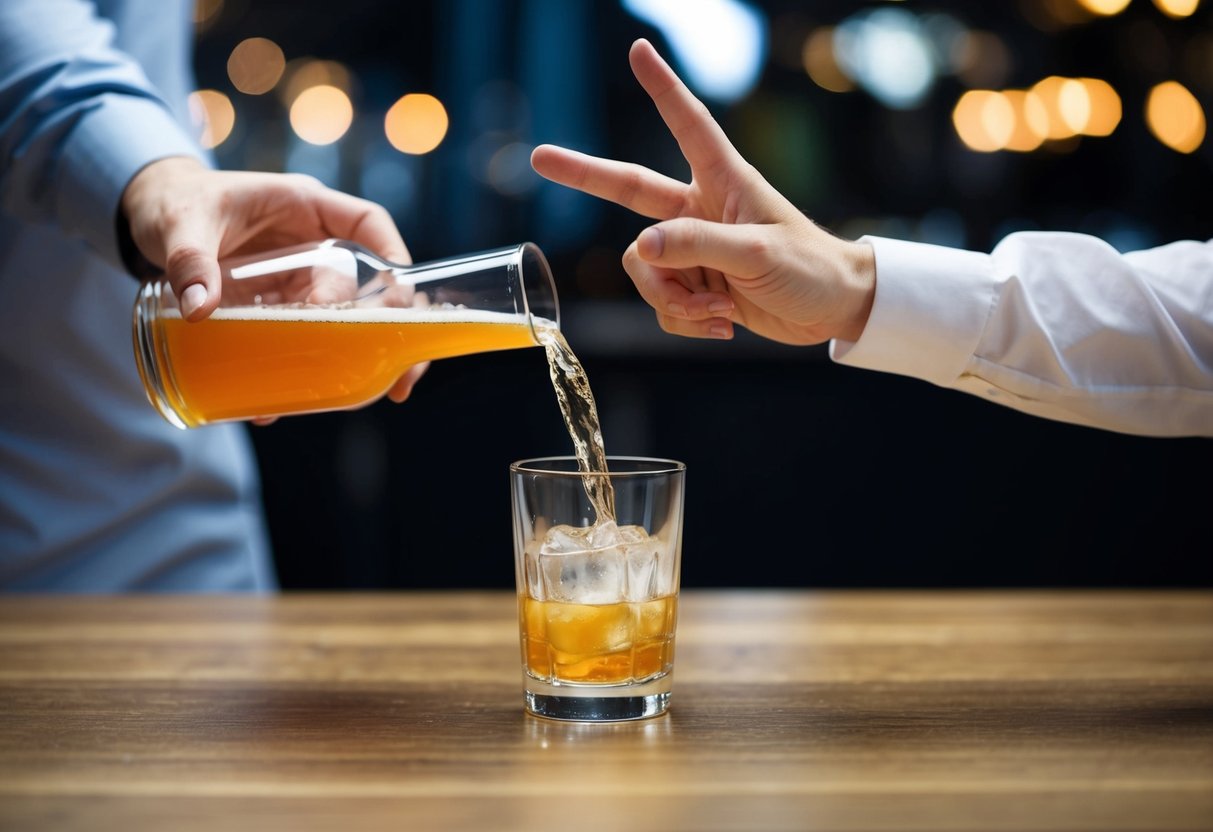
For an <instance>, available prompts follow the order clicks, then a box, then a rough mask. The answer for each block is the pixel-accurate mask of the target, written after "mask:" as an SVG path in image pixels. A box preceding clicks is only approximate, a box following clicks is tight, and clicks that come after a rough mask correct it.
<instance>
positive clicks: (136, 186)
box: [118, 156, 205, 218]
mask: <svg viewBox="0 0 1213 832" xmlns="http://www.w3.org/2000/svg"><path fill="white" fill-rule="evenodd" d="M204 169H205V166H204V165H203V164H202V162H200V161H198V160H197V159H195V158H194V157H192V156H166V157H164V158H162V159H157V160H155V161H154V162H148V163H147V164H146V165H144V166H143V167H141V168H140V169H139V170H138V171H136V172H135V175H134V176H132V177H131V180H130V181H129V182H127V183H126V188H125V189H123V191H122V198H121V199H120V200H119V203H118V208H119V210H120V211H121V212H122V213H123V214H126V216H127V217H128V218H130V217H131V216H132V215H134V214H135V213H136V212H137V211H138V210H139V208H140V206H141V205H143V204H144V203H146V202H147V201H148V200H149V199H151V198H152V197H153V195H154V194H155V192H156V191H157V190H158V189H159V188H160V187H161V183H163V182H164V181H165V180H166V179H168V180H172V179H175V178H177V177H179V176H181V175H182V174H186V175H188V174H192V173H194V172H197V171H200V170H204Z"/></svg>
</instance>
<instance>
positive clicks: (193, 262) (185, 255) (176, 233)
mask: <svg viewBox="0 0 1213 832" xmlns="http://www.w3.org/2000/svg"><path fill="white" fill-rule="evenodd" d="M164 251H165V257H164V273H165V277H166V278H167V279H168V282H169V285H170V286H172V287H173V292H174V294H176V295H177V302H178V303H179V304H180V305H181V317H183V318H185V319H186V320H187V321H200V320H202V319H203V318H205V317H207V316H208V315H210V314H211V312H213V311H215V307H217V306H218V305H219V296H220V292H221V288H220V287H221V284H220V274H219V259H218V252H217V246H215V245H212V244H208V243H207V242H204V241H203V240H202V239H200V235H197V234H195V233H193V229H188V228H180V227H178V228H173V229H170V230H169V231H168V232H166V234H165V239H164Z"/></svg>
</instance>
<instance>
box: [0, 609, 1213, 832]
mask: <svg viewBox="0 0 1213 832" xmlns="http://www.w3.org/2000/svg"><path fill="white" fill-rule="evenodd" d="M673 703H674V704H673V707H672V710H671V712H670V713H669V714H668V715H666V716H663V717H659V718H657V719H653V720H648V721H643V722H635V723H623V724H615V725H583V724H576V723H558V722H550V721H545V720H540V719H535V718H532V717H527V716H525V715H524V714H523V712H522V697H521V678H520V671H519V657H518V643H517V617H516V612H515V600H514V597H513V596H512V595H510V594H501V593H468V592H451V593H425V594H408V593H405V594H392V595H357V594H355V595H283V596H278V597H226V596H210V597H208V596H179V597H162V596H160V597H150V596H138V597H102V598H95V597H94V598H75V597H71V598H68V597H44V598H27V597H17V596H9V597H5V598H3V599H0V829H4V830H110V829H122V830H143V829H150V830H201V829H258V830H278V829H282V830H288V829H289V830H309V829H342V830H350V832H353V831H354V830H373V829H393V830H406V829H407V830H429V829H455V830H497V829H518V830H546V829H561V830H576V832H583V831H584V830H650V829H652V830H684V829H685V830H795V829H806V830H807V829H823V830H902V829H916V830H1143V832H1144V831H1145V830H1150V831H1151V832H1161V831H1162V830H1202V829H1203V830H1208V829H1213V593H1209V592H1178V591H1177V592H1131V591H1126V592H1102V591H1084V592H1052V593H1050V592H1043V593H1042V592H994V591H990V592H823V593H809V592H767V591H738V592H686V593H683V601H682V608H681V621H680V624H679V630H678V647H677V660H676V673H675V683H674V699H673Z"/></svg>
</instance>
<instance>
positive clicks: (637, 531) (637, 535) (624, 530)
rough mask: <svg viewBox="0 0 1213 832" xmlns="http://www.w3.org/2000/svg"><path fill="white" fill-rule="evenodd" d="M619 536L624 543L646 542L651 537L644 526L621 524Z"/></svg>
mask: <svg viewBox="0 0 1213 832" xmlns="http://www.w3.org/2000/svg"><path fill="white" fill-rule="evenodd" d="M619 538H620V540H622V541H623V542H624V543H645V542H646V541H648V539H649V533H648V532H646V531H645V530H644V526H620V527H619Z"/></svg>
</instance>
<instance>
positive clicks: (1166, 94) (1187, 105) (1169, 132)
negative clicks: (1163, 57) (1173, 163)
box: [1146, 81, 1205, 153]
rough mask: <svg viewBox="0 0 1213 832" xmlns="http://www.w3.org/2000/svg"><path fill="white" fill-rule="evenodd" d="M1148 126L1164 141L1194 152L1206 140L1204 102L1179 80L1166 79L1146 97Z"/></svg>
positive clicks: (1180, 149)
mask: <svg viewBox="0 0 1213 832" xmlns="http://www.w3.org/2000/svg"><path fill="white" fill-rule="evenodd" d="M1146 125H1147V126H1148V127H1149V128H1150V132H1151V133H1153V134H1154V137H1155V138H1156V139H1158V140H1159V141H1160V142H1162V143H1163V144H1165V145H1166V146H1167V147H1169V148H1171V149H1172V150H1175V151H1178V152H1180V153H1191V152H1192V151H1194V150H1196V148H1198V147H1200V145H1201V143H1202V142H1203V141H1204V140H1205V113H1204V110H1202V109H1201V107H1200V102H1199V101H1197V100H1196V97H1195V96H1193V95H1192V93H1190V92H1188V90H1187V88H1186V87H1184V86H1183V84H1180V83H1179V82H1178V81H1165V82H1163V83H1161V84H1159V85H1158V86H1156V87H1154V89H1152V90H1150V95H1149V97H1148V98H1147V99H1146Z"/></svg>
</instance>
